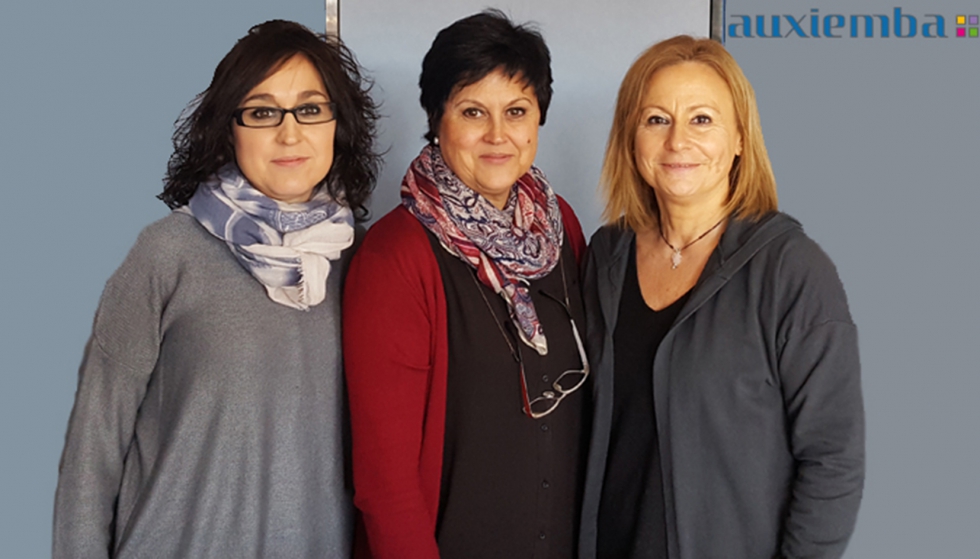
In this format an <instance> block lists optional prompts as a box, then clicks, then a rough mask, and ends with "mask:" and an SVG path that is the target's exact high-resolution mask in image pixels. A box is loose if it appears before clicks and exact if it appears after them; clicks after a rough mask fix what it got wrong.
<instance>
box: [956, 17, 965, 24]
mask: <svg viewBox="0 0 980 559" xmlns="http://www.w3.org/2000/svg"><path fill="white" fill-rule="evenodd" d="M956 25H966V16H956Z"/></svg>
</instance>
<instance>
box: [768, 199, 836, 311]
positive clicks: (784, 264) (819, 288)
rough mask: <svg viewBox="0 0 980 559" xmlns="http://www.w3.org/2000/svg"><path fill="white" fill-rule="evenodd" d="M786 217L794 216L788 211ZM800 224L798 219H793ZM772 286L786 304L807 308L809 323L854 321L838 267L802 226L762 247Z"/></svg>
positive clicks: (790, 229) (788, 231) (788, 230)
mask: <svg viewBox="0 0 980 559" xmlns="http://www.w3.org/2000/svg"><path fill="white" fill-rule="evenodd" d="M779 215H780V216H785V219H791V220H792V218H790V217H789V216H786V214H779ZM792 221H793V223H796V224H797V225H799V222H797V221H796V220H792ZM762 255H764V258H763V260H764V262H766V264H767V268H768V269H769V271H770V273H769V274H768V276H769V277H770V278H771V282H772V285H770V286H767V287H769V288H772V289H774V290H775V292H776V293H778V294H779V296H780V298H781V299H783V303H785V304H786V305H788V306H792V307H795V308H799V309H806V314H808V315H810V316H809V320H808V322H820V321H828V320H833V321H844V322H851V315H850V311H849V310H848V304H847V295H846V293H845V291H844V285H843V283H842V282H841V279H840V275H839V274H838V272H837V267H836V266H835V265H834V263H833V261H832V260H831V259H830V257H829V256H828V255H827V253H826V252H825V251H824V250H823V248H822V247H821V246H820V245H819V244H818V243H817V242H816V241H815V240H813V239H812V238H810V236H808V235H807V234H806V232H805V231H804V230H803V228H802V227H801V226H797V227H791V228H788V229H787V230H786V231H785V232H783V233H782V234H780V235H778V236H776V237H775V238H773V239H772V241H771V242H770V243H769V244H768V245H767V246H766V247H765V248H764V249H763V250H762Z"/></svg>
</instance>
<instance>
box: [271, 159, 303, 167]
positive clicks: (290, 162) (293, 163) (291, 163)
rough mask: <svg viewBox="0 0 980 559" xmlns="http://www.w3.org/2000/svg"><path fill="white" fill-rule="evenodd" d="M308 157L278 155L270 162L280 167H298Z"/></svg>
mask: <svg viewBox="0 0 980 559" xmlns="http://www.w3.org/2000/svg"><path fill="white" fill-rule="evenodd" d="M307 159H309V158H308V157H280V158H278V159H273V160H272V162H273V163H274V164H276V165H279V166H280V167H299V166H300V165H302V164H303V163H306V160H307Z"/></svg>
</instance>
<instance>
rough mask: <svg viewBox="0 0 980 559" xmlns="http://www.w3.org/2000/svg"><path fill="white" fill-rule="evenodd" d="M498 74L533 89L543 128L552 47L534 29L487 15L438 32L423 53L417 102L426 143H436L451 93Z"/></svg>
mask: <svg viewBox="0 0 980 559" xmlns="http://www.w3.org/2000/svg"><path fill="white" fill-rule="evenodd" d="M497 70H502V71H503V72H504V73H506V74H507V75H508V76H509V77H511V78H513V77H515V76H519V77H520V79H521V80H522V81H523V82H524V83H525V84H526V85H528V86H530V87H531V88H532V89H534V95H535V97H537V99H538V107H539V108H540V109H541V122H540V123H539V124H544V121H545V117H546V116H547V114H548V105H549V104H550V103H551V93H552V89H551V82H552V79H551V53H550V52H548V45H546V44H545V43H544V38H543V37H542V36H541V33H540V32H539V31H538V30H537V29H535V28H534V27H532V26H531V25H529V24H523V25H515V24H514V22H512V21H511V20H510V19H509V18H508V17H507V16H505V15H504V13H503V12H501V11H500V10H485V11H483V12H480V13H478V14H475V15H472V16H469V17H465V18H463V19H461V20H459V21H456V22H455V23H453V24H452V25H450V26H449V27H447V28H445V29H443V30H442V31H440V32H439V34H438V35H436V38H435V40H433V41H432V46H431V47H429V52H427V53H425V58H424V59H423V60H422V74H421V75H420V76H419V88H420V89H421V90H422V93H421V95H420V96H419V101H420V102H421V103H422V108H423V109H425V112H426V114H427V115H428V117H429V131H428V132H427V133H426V134H425V138H426V140H428V141H429V142H432V141H433V140H434V139H435V137H436V135H437V132H438V130H439V123H440V122H441V121H442V115H443V112H444V111H445V106H446V101H448V100H449V98H450V97H451V96H452V94H453V93H455V92H456V91H458V90H459V89H462V88H464V87H466V86H468V85H471V84H474V83H476V82H478V81H480V80H482V79H483V78H484V77H486V76H487V74H490V73H492V72H494V71H497Z"/></svg>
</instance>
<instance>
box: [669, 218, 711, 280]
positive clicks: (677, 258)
mask: <svg viewBox="0 0 980 559" xmlns="http://www.w3.org/2000/svg"><path fill="white" fill-rule="evenodd" d="M725 219H726V218H724V217H723V218H721V219H720V220H718V223H716V224H714V225H712V226H711V229H708V230H707V231H705V232H704V233H701V235H699V236H698V238H697V239H694V240H693V241H691V242H689V243H687V244H686V245H684V246H682V247H681V248H677V247H675V246H674V245H672V244H670V241H668V240H667V237H665V236H664V228H663V225H662V224H661V223H660V222H659V221H658V222H657V230H658V231H659V232H660V238H661V239H663V240H664V242H665V243H667V246H669V247H670V250H672V251H673V254H671V255H670V269H671V270H676V269H677V267H678V266H680V265H681V261H682V260H683V257H682V256H681V251H682V250H687V249H688V248H689V247H690V246H691V245H693V244H694V243H696V242H698V241H700V240H701V239H703V238H705V237H706V236H708V233H711V232H712V231H714V230H715V229H717V228H718V226H719V225H721V224H722V223H723V222H724V221H725Z"/></svg>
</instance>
